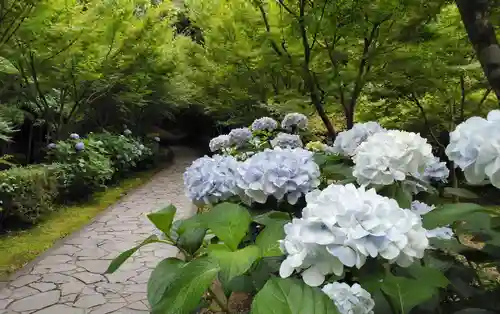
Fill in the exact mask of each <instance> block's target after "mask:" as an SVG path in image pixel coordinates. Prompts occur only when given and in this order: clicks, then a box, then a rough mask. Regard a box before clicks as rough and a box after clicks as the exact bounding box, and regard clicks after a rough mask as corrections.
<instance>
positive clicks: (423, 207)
mask: <svg viewBox="0 0 500 314" xmlns="http://www.w3.org/2000/svg"><path fill="white" fill-rule="evenodd" d="M435 208H436V206H434V205H431V206H429V205H427V204H426V203H423V202H420V201H413V202H412V203H411V208H410V210H411V211H412V212H414V213H415V214H417V215H419V216H422V215H425V214H427V213H429V212H431V211H433V210H434V209H435Z"/></svg>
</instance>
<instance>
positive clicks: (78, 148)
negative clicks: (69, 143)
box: [75, 142, 85, 151]
mask: <svg viewBox="0 0 500 314" xmlns="http://www.w3.org/2000/svg"><path fill="white" fill-rule="evenodd" d="M75 149H76V150H77V151H82V150H84V149H85V144H83V142H78V143H76V144H75Z"/></svg>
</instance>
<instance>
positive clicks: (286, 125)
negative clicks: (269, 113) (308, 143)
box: [281, 112, 308, 132]
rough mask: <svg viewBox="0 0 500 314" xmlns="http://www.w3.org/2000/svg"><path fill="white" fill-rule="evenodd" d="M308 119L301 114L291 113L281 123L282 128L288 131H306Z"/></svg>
mask: <svg viewBox="0 0 500 314" xmlns="http://www.w3.org/2000/svg"><path fill="white" fill-rule="evenodd" d="M307 122H308V121H307V117H306V116H305V115H303V114H301V113H297V112H293V113H289V114H287V115H286V116H285V118H283V121H281V128H282V129H284V130H287V131H289V132H290V131H292V130H293V128H298V129H301V130H303V129H306V128H307Z"/></svg>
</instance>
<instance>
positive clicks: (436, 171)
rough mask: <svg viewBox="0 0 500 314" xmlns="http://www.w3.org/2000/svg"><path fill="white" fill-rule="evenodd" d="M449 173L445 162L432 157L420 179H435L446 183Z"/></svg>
mask: <svg viewBox="0 0 500 314" xmlns="http://www.w3.org/2000/svg"><path fill="white" fill-rule="evenodd" d="M449 175H450V170H449V169H448V167H446V162H444V161H441V160H439V158H437V157H434V158H432V159H431V161H430V163H428V164H427V165H426V167H425V169H424V173H423V175H422V177H421V179H423V180H425V181H436V182H443V183H446V182H447V181H448V177H449Z"/></svg>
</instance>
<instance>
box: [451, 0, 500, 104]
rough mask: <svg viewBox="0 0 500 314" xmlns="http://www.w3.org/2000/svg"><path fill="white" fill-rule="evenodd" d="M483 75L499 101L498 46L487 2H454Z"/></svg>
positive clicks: (477, 0)
mask: <svg viewBox="0 0 500 314" xmlns="http://www.w3.org/2000/svg"><path fill="white" fill-rule="evenodd" d="M455 3H456V5H457V7H458V10H459V11H460V15H461V17H462V22H463V23H464V26H465V29H466V31H467V35H468V36H469V40H470V42H471V43H472V46H473V47H474V50H475V51H476V55H477V58H478V59H479V62H480V63H481V66H482V67H483V71H484V74H485V75H486V78H487V79H488V82H489V83H490V85H491V88H492V90H493V91H494V92H495V94H496V95H497V98H498V100H499V101H500V46H499V45H498V41H497V38H496V35H495V29H494V28H493V25H492V24H491V22H490V20H489V13H488V1H487V0H455Z"/></svg>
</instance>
